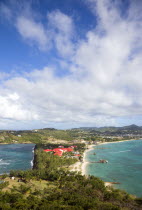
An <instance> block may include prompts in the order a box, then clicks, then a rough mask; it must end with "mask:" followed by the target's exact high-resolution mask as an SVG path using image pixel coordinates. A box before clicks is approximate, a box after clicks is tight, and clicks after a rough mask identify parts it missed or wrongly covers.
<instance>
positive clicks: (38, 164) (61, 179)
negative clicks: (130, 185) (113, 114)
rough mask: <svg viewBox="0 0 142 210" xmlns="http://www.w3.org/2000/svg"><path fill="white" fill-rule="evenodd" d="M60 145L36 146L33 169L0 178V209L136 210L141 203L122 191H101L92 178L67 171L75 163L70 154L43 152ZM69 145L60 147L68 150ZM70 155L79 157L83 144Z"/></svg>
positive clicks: (99, 182) (101, 186)
mask: <svg viewBox="0 0 142 210" xmlns="http://www.w3.org/2000/svg"><path fill="white" fill-rule="evenodd" d="M59 146H60V144H51V143H49V144H46V145H45V144H37V145H36V148H35V158H34V167H33V169H31V170H26V171H22V170H20V171H19V170H15V171H11V172H10V174H9V175H6V174H4V175H2V176H1V179H3V181H4V182H3V183H1V184H0V185H1V186H0V209H2V210H11V209H12V210H14V209H23V210H27V209H28V210H30V209H37V210H38V209H39V210H44V209H47V210H48V209H59V210H60V209H73V210H91V209H92V210H93V209H94V210H119V209H122V210H127V209H132V210H139V209H142V200H141V199H137V198H134V197H133V196H131V195H129V194H128V193H126V192H125V191H121V190H117V189H113V188H111V187H105V185H104V182H103V181H102V180H100V179H99V178H97V177H94V176H87V177H86V176H82V175H81V173H77V172H74V171H70V170H69V169H70V165H72V164H74V163H75V162H77V161H79V159H78V158H73V157H74V156H73V153H71V154H68V153H64V155H63V156H61V157H60V156H58V155H54V154H53V152H52V151H51V152H45V151H44V149H47V148H51V149H53V148H56V147H58V148H59ZM68 146H71V144H65V145H62V147H68ZM74 146H75V147H74V151H78V152H79V153H80V154H81V155H82V154H83V152H84V150H85V148H86V147H85V144H75V145H74Z"/></svg>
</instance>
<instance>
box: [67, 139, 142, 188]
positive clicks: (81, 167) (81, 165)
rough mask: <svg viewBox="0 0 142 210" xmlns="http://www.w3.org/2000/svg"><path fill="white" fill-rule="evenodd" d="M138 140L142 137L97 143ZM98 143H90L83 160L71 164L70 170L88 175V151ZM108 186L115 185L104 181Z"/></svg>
mask: <svg viewBox="0 0 142 210" xmlns="http://www.w3.org/2000/svg"><path fill="white" fill-rule="evenodd" d="M136 140H142V139H128V140H120V141H113V142H100V143H98V144H97V145H103V144H111V143H120V142H125V141H136ZM97 145H96V144H91V145H88V148H87V149H86V150H85V151H84V153H83V161H82V162H79V161H78V162H76V163H75V164H74V165H72V166H71V168H70V171H76V172H81V175H83V176H87V174H86V166H87V164H89V162H88V161H87V160H86V158H85V157H86V153H87V152H89V151H90V150H93V147H95V146H97ZM104 183H105V186H106V187H109V186H113V185H114V184H117V183H113V182H104Z"/></svg>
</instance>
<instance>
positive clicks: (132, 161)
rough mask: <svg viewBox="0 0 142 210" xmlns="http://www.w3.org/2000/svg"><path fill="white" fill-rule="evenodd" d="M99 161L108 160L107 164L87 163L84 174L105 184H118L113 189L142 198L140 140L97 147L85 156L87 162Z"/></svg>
mask: <svg viewBox="0 0 142 210" xmlns="http://www.w3.org/2000/svg"><path fill="white" fill-rule="evenodd" d="M94 153H96V155H95V154H94ZM100 159H105V160H108V163H104V164H102V163H89V164H87V165H86V174H88V175H89V174H90V175H94V176H96V177H99V178H101V179H102V180H103V181H106V182H119V183H120V184H115V185H114V187H115V188H119V189H122V190H125V191H127V192H128V193H130V194H133V195H136V196H138V197H142V185H141V184H142V140H134V141H124V142H117V143H108V144H102V145H97V146H95V147H93V149H92V150H89V151H88V152H87V153H86V156H85V160H86V161H89V162H90V161H99V160H100Z"/></svg>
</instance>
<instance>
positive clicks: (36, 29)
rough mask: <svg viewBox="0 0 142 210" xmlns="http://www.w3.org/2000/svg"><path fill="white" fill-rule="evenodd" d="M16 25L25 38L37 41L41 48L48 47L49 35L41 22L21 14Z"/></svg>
mask: <svg viewBox="0 0 142 210" xmlns="http://www.w3.org/2000/svg"><path fill="white" fill-rule="evenodd" d="M16 27H17V29H18V31H19V33H20V34H21V36H22V37H23V38H24V39H27V40H29V41H34V42H36V43H37V45H38V46H39V48H40V49H41V50H45V49H46V48H47V44H48V37H47V34H46V31H45V29H44V27H43V25H42V24H41V23H37V22H35V21H34V20H32V19H28V18H26V17H24V16H20V17H18V18H17V22H16Z"/></svg>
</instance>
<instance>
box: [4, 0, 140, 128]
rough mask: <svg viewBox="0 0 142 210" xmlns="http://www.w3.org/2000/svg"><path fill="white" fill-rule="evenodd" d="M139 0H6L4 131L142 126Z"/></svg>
mask: <svg viewBox="0 0 142 210" xmlns="http://www.w3.org/2000/svg"><path fill="white" fill-rule="evenodd" d="M141 9H142V3H141V1H139V0H133V1H131V0H125V1H124V0H123V1H121V0H120V1H118V0H60V1H59V0H42V1H39V0H34V1H32V0H31V1H18V0H1V1H0V47H1V48H0V49H1V50H0V128H1V129H33V128H42V127H55V128H61V129H64V128H72V127H80V126H112V125H113V126H123V125H128V124H133V123H135V124H138V125H142V84H141V78H142V69H141V68H142V36H141V34H142V14H141Z"/></svg>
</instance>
